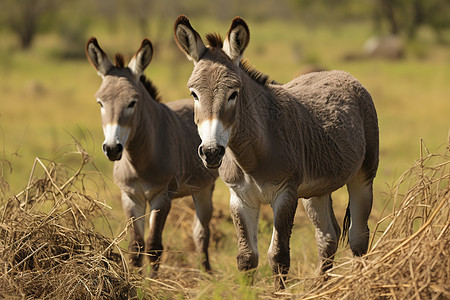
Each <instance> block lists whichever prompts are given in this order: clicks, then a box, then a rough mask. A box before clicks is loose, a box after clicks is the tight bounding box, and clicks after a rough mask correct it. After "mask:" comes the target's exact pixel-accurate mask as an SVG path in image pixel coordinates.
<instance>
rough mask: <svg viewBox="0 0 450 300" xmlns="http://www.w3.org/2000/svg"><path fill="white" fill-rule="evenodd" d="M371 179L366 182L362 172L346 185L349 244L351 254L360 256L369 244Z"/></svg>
mask: <svg viewBox="0 0 450 300" xmlns="http://www.w3.org/2000/svg"><path fill="white" fill-rule="evenodd" d="M372 183H373V179H369V180H366V179H365V176H364V174H363V172H362V171H360V172H359V173H358V174H357V175H356V176H355V178H353V179H352V180H351V181H350V182H349V183H348V184H347V190H348V194H349V198H350V199H349V210H350V220H351V223H350V229H349V242H350V248H351V249H352V252H353V254H354V255H356V256H362V255H363V254H365V253H366V252H367V247H368V244H369V227H368V225H367V221H368V220H369V215H370V211H371V210H372V200H373V191H372Z"/></svg>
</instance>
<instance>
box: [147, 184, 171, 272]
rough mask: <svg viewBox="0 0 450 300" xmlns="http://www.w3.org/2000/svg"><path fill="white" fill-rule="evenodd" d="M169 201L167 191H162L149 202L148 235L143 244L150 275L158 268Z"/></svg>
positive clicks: (169, 205)
mask: <svg viewBox="0 0 450 300" xmlns="http://www.w3.org/2000/svg"><path fill="white" fill-rule="evenodd" d="M171 203H172V202H171V199H170V198H169V196H168V194H167V191H163V192H162V193H160V194H159V195H158V196H156V197H155V198H153V199H152V200H151V202H150V218H149V222H150V225H149V236H148V238H147V242H146V244H145V252H147V253H148V255H149V258H150V263H151V266H152V269H153V272H152V276H155V275H156V273H157V271H158V269H159V262H160V258H161V254H162V251H163V249H164V247H163V245H162V231H163V229H164V224H165V223H166V219H167V215H168V214H169V211H170V207H171Z"/></svg>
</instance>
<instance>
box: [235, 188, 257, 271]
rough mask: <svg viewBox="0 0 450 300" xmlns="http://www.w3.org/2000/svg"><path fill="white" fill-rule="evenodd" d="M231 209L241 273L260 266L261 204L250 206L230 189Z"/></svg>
mask: <svg viewBox="0 0 450 300" xmlns="http://www.w3.org/2000/svg"><path fill="white" fill-rule="evenodd" d="M230 193H231V197H230V209H231V217H232V218H233V223H234V227H235V228H236V232H237V239H238V255H237V258H236V259H237V265H238V269H239V271H248V270H251V269H255V268H256V267H257V266H258V259H259V254H258V220H259V204H255V205H254V206H250V205H249V204H247V203H246V202H244V201H242V199H240V198H239V197H238V196H237V195H236V193H235V192H234V191H233V190H232V189H230Z"/></svg>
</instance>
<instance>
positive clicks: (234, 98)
mask: <svg viewBox="0 0 450 300" xmlns="http://www.w3.org/2000/svg"><path fill="white" fill-rule="evenodd" d="M237 96H238V92H237V91H234V92H233V93H232V94H231V96H230V98H228V101H233V100H236V98H237Z"/></svg>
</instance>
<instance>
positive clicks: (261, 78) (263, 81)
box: [239, 59, 279, 85]
mask: <svg viewBox="0 0 450 300" xmlns="http://www.w3.org/2000/svg"><path fill="white" fill-rule="evenodd" d="M239 67H240V68H241V69H242V70H243V71H244V72H245V73H246V74H247V75H248V76H250V78H251V79H253V80H254V81H256V82H257V83H259V84H260V85H267V84H279V83H278V82H276V81H274V80H270V78H269V75H267V74H264V73H261V72H260V71H258V70H256V69H255V68H253V67H252V66H251V65H250V63H249V61H248V60H246V59H242V60H241V61H240V62H239Z"/></svg>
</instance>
